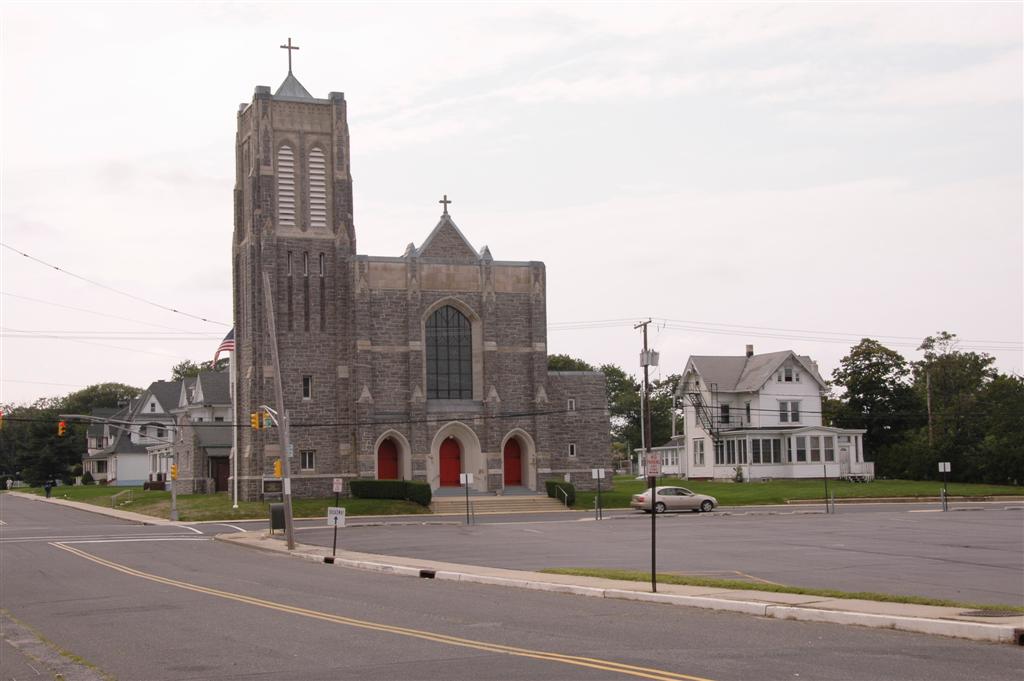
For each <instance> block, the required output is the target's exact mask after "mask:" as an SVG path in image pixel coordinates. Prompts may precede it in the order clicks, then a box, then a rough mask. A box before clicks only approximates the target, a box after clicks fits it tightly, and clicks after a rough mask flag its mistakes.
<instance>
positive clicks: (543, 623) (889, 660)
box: [0, 495, 1024, 681]
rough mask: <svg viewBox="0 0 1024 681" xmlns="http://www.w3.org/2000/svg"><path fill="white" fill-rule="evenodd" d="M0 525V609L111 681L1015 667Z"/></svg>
mask: <svg viewBox="0 0 1024 681" xmlns="http://www.w3.org/2000/svg"><path fill="white" fill-rule="evenodd" d="M0 519H2V520H3V521H4V523H5V524H4V525H2V526H0V544H2V549H3V550H2V551H0V574H2V575H3V582H2V590H0V600H2V607H3V608H4V609H5V610H7V611H8V612H10V614H11V616H13V617H15V618H17V620H18V621H20V622H23V623H24V624H25V625H27V626H30V627H32V628H34V629H35V630H37V631H39V632H40V633H41V634H42V635H43V636H45V637H46V638H47V639H48V640H49V641H50V642H52V645H53V646H55V647H56V648H57V649H59V650H61V651H63V652H65V653H67V654H70V655H76V656H80V657H81V658H84V659H85V660H87V661H89V662H91V663H93V664H95V665H96V666H97V667H98V668H99V669H100V670H102V671H103V672H105V673H107V674H109V675H112V676H113V677H115V678H118V679H122V680H124V679H154V680H162V679H215V678H216V679H231V678H239V679H241V678H245V679H259V678H267V679H328V678H330V679H346V678H359V679H518V678H531V679H619V678H637V677H640V678H655V679H713V680H716V681H719V680H720V681H726V680H729V679H749V678H754V677H756V678H759V679H793V678H799V677H803V678H815V679H837V680H857V681H861V680H864V681H871V680H874V679H879V680H881V679H897V678H906V679H932V680H940V681H941V680H945V679H972V680H975V679H1006V678H1014V677H1018V678H1019V677H1020V675H1021V674H1024V659H1022V654H1021V653H1022V651H1021V649H1020V648H1018V647H1014V646H1009V645H996V644H979V643H971V642H964V641H958V640H950V639H942V638H936V637H928V636H921V635H916V634H907V633H903V632H894V631H886V630H871V629H863V628H859V627H846V626H838V625H822V624H808V623H803V622H787V621H774V620H765V619H761V618H755V617H749V616H744V615H737V614H733V613H721V612H706V611H701V610H695V609H691V608H669V607H658V606H652V605H649V604H643V603H633V602H621V601H618V602H617V601H611V600H605V599H589V598H579V597H575V596H570V595H566V594H558V593H541V592H529V591H520V590H513V589H507V588H501V587H494V586H486V585H480V584H469V583H457V582H445V581H441V580H425V579H410V578H407V577H399V576H392V575H382V574H372V573H366V572H361V571H357V570H349V569H344V568H339V567H337V566H328V565H323V564H316V563H310V562H305V561H296V560H293V559H290V558H287V557H278V556H275V555H268V554H265V553H260V552H253V551H250V550H246V549H243V548H239V547H237V546H232V545H227V544H224V543H222V542H214V541H211V540H210V537H209V536H208V534H207V533H206V532H205V528H206V527H207V526H206V525H202V526H193V525H188V526H175V525H159V526H149V527H147V526H139V525H135V524H131V523H126V522H122V521H118V520H114V519H108V518H104V517H102V516H96V515H93V514H88V513H84V512H80V511H77V510H73V509H68V508H64V507H60V506H58V505H55V504H48V503H45V502H39V501H31V500H23V499H17V498H13V497H10V496H9V495H0ZM513 527H514V526H513ZM190 528H191V529H190ZM383 529H385V530H387V529H388V528H383ZM194 530H198V531H194ZM360 531H363V532H376V531H378V530H374V529H371V528H366V529H364V530H360ZM6 657H8V656H5V658H6ZM0 666H2V667H3V668H2V669H0V677H2V678H11V677H12V674H11V673H10V672H9V670H8V668H7V663H6V662H4V664H3V665H0Z"/></svg>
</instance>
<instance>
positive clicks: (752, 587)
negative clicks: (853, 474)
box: [541, 568, 1024, 613]
mask: <svg viewBox="0 0 1024 681" xmlns="http://www.w3.org/2000/svg"><path fill="white" fill-rule="evenodd" d="M541 572H548V573H551V574H556V575H581V576H584V577H601V578H603V579H619V580H623V581H629V582H648V583H650V581H651V573H650V572H642V571H639V570H616V569H612V568H548V569H546V570H541ZM658 583H659V584H683V585H685V586H706V587H711V588H720V589H730V590H745V591H769V592H772V593H786V594H804V595H807V596H821V597H822V598H856V599H858V600H863V601H882V602H886V603H912V604H914V605H939V606H945V607H950V608H963V609H965V610H1009V611H1012V612H1017V613H1024V607H1021V606H1017V605H991V604H983V603H964V602H962V601H949V600H945V599H942V598H927V597H924V596H898V595H895V594H885V593H877V592H874V591H836V590H834V589H809V588H804V587H799V586H786V585H784V584H765V583H754V582H744V581H741V580H737V579H714V578H711V577H687V576H684V575H658Z"/></svg>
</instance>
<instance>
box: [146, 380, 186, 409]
mask: <svg viewBox="0 0 1024 681" xmlns="http://www.w3.org/2000/svg"><path fill="white" fill-rule="evenodd" d="M146 392H148V393H151V394H152V395H153V397H155V398H156V399H157V401H158V402H159V403H160V406H161V407H163V409H164V411H166V412H169V411H171V409H174V408H176V407H177V406H178V399H179V398H180V397H181V381H154V382H153V383H150V384H149V387H148V388H146Z"/></svg>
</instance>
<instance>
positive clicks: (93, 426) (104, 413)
mask: <svg viewBox="0 0 1024 681" xmlns="http://www.w3.org/2000/svg"><path fill="white" fill-rule="evenodd" d="M123 409H124V408H123V407H97V408H95V409H93V410H92V414H91V416H95V417H96V418H101V419H105V418H110V417H112V416H113V415H114V414H116V413H117V412H119V411H122V410H123ZM103 428H104V424H102V423H90V424H89V428H88V429H87V430H86V433H87V434H88V436H89V437H103Z"/></svg>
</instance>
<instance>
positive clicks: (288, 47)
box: [281, 37, 299, 73]
mask: <svg viewBox="0 0 1024 681" xmlns="http://www.w3.org/2000/svg"><path fill="white" fill-rule="evenodd" d="M281 49H282V50H288V73H291V72H292V50H297V49H299V48H298V46H293V45H292V39H291V38H290V37H289V38H288V44H287V45H282V46H281Z"/></svg>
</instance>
